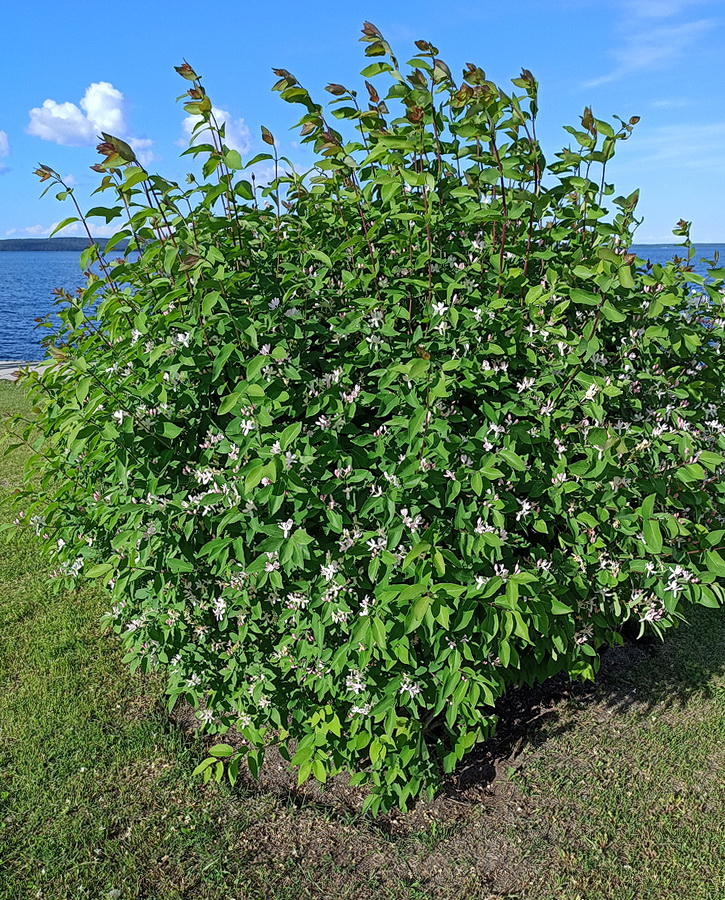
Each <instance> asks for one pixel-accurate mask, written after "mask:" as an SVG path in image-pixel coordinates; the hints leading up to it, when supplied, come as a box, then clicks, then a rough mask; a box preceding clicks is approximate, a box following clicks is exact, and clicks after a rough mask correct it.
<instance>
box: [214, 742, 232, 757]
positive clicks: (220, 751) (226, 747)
mask: <svg viewBox="0 0 725 900" xmlns="http://www.w3.org/2000/svg"><path fill="white" fill-rule="evenodd" d="M235 752H236V751H235V750H234V747H232V746H231V745H230V744H215V745H214V746H213V747H211V748H210V749H209V753H210V755H211V756H216V757H224V756H232V755H233V754H234V753H235Z"/></svg>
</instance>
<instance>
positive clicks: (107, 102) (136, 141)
mask: <svg viewBox="0 0 725 900" xmlns="http://www.w3.org/2000/svg"><path fill="white" fill-rule="evenodd" d="M27 131H28V134H32V135H35V136H36V137H39V138H42V140H44V141H53V142H54V143H56V144H64V145H65V146H68V147H85V146H88V145H92V144H95V143H96V141H97V139H98V135H99V133H100V132H101V131H105V132H107V133H109V134H112V135H114V136H115V137H120V138H125V139H126V140H127V141H128V142H129V143H130V144H131V146H132V147H133V148H134V150H136V149H137V150H138V158H139V160H140V161H141V162H142V163H147V162H150V161H151V160H152V159H154V158H155V157H154V155H153V153H152V152H151V149H150V148H151V145H152V143H153V141H150V140H149V139H148V138H135V137H131V136H129V134H128V127H127V125H126V118H125V100H124V97H123V94H122V93H121V92H120V91H119V90H118V89H117V88H115V87H114V86H113V85H112V84H110V83H109V82H108V81H94V82H93V84H91V85H89V86H88V87H87V88H86V92H85V94H84V95H83V98H82V99H81V100H80V106H76V104H75V103H70V102H69V101H66V102H64V103H56V101H55V100H46V101H45V102H44V103H43V105H42V106H36V107H34V108H33V109H31V110H30V122H29V124H28V128H27Z"/></svg>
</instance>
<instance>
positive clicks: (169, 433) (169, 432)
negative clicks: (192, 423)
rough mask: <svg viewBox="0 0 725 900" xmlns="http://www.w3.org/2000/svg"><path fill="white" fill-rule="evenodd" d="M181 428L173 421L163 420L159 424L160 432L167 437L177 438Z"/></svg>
mask: <svg viewBox="0 0 725 900" xmlns="http://www.w3.org/2000/svg"><path fill="white" fill-rule="evenodd" d="M183 430H184V429H183V428H180V427H179V426H178V425H174V423H173V422H164V423H163V425H162V426H161V433H162V434H163V436H164V437H167V438H177V437H178V436H179V435H180V434H181V432H182V431H183Z"/></svg>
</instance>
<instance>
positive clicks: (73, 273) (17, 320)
mask: <svg viewBox="0 0 725 900" xmlns="http://www.w3.org/2000/svg"><path fill="white" fill-rule="evenodd" d="M631 249H632V250H633V251H634V252H635V253H636V254H637V255H638V256H640V257H642V258H643V259H649V260H651V261H652V262H653V263H657V262H660V263H664V262H667V260H669V259H671V258H672V256H673V255H674V254H675V253H680V254H681V253H682V249H681V248H678V247H677V246H676V245H674V244H642V245H637V244H635V245H634V246H633V247H632V248H631ZM697 250H698V252H697V256H696V259H699V258H700V257H703V256H704V257H706V258H708V259H712V257H713V254H714V251H715V250H719V251H720V263H719V265H721V266H722V265H725V244H700V245H699V246H698V248H697ZM78 258H79V254H78V253H76V252H75V251H69V252H65V251H62V250H55V251H49V252H40V251H28V250H8V251H3V252H0V360H26V361H31V360H39V359H41V358H42V356H43V351H42V348H41V346H40V338H41V337H42V336H43V335H44V334H47V333H48V332H47V329H44V328H43V329H38V328H37V326H36V323H35V322H34V319H36V318H38V317H40V318H44V317H45V316H46V315H47V314H48V313H50V314H51V321H52V319H53V318H54V309H55V306H54V302H53V301H54V300H55V298H54V296H53V289H54V288H56V287H62V288H65V289H66V290H67V291H71V292H73V291H74V290H75V289H76V288H77V287H80V286H81V285H82V284H84V279H83V276H82V274H81V272H80V268H79V265H78ZM705 269H706V267H705V266H703V265H702V264H700V263H696V264H695V271H697V272H699V273H700V274H703V275H704V274H705Z"/></svg>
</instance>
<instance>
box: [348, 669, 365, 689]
mask: <svg viewBox="0 0 725 900" xmlns="http://www.w3.org/2000/svg"><path fill="white" fill-rule="evenodd" d="M345 684H346V686H347V689H348V691H352V692H353V694H362V692H363V691H364V690H366V689H367V685H366V684H365V681H364V680H363V677H362V673H361V672H359V671H358V670H357V669H353V670H352V672H350V674H349V675H348V676H347V678H346V679H345Z"/></svg>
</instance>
